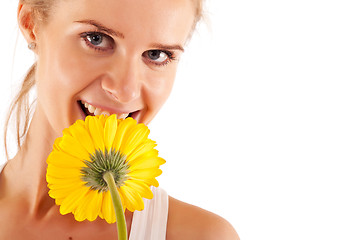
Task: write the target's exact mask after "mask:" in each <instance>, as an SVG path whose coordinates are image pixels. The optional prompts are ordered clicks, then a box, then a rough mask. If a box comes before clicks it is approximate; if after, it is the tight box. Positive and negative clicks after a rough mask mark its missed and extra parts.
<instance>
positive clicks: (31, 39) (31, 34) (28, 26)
mask: <svg viewBox="0 0 360 240" xmlns="http://www.w3.org/2000/svg"><path fill="white" fill-rule="evenodd" d="M17 19H18V24H19V28H20V31H21V33H22V34H23V36H24V38H25V40H26V41H27V42H28V44H29V46H30V45H31V44H32V45H36V41H37V39H36V24H35V23H36V22H35V15H34V13H33V9H32V8H31V7H30V6H29V5H28V4H23V3H20V4H19V6H18V13H17ZM32 50H33V49H32Z"/></svg>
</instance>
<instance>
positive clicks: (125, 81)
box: [101, 61, 141, 103]
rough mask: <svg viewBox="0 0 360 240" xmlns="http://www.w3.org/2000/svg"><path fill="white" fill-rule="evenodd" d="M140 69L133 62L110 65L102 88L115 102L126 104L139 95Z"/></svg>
mask: <svg viewBox="0 0 360 240" xmlns="http://www.w3.org/2000/svg"><path fill="white" fill-rule="evenodd" d="M139 71H140V69H138V67H137V66H136V63H134V62H130V61H129V62H121V63H119V62H118V63H117V64H112V66H110V68H109V71H108V73H107V74H106V76H105V77H104V78H103V79H102V83H101V85H102V88H103V89H104V90H105V91H106V92H107V93H108V94H109V95H111V96H112V97H113V98H114V99H115V100H116V101H118V102H121V103H128V102H131V101H132V100H134V99H137V98H138V97H139V96H140V93H141V80H140V75H141V74H140V72H139Z"/></svg>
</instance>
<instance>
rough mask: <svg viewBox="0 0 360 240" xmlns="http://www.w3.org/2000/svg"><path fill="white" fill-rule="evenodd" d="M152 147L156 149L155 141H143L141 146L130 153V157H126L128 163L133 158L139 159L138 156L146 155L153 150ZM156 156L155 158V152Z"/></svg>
mask: <svg viewBox="0 0 360 240" xmlns="http://www.w3.org/2000/svg"><path fill="white" fill-rule="evenodd" d="M154 147H156V143H155V141H153V140H151V139H146V141H144V143H143V144H140V145H138V146H137V147H136V148H135V149H134V150H133V151H132V153H131V154H130V155H128V159H129V161H131V159H135V158H137V157H139V156H140V155H143V154H146V153H147V152H149V151H153V150H155V149H154ZM155 151H156V150H155ZM156 156H157V151H156Z"/></svg>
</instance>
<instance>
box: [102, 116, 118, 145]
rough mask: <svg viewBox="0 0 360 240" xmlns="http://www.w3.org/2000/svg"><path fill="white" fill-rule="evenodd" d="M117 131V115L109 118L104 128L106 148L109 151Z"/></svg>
mask: <svg viewBox="0 0 360 240" xmlns="http://www.w3.org/2000/svg"><path fill="white" fill-rule="evenodd" d="M116 130H117V118H116V115H115V114H113V115H111V116H110V117H108V118H107V120H106V122H105V127H104V140H105V147H106V149H107V150H108V151H110V150H111V148H112V145H113V142H114V138H115V134H116Z"/></svg>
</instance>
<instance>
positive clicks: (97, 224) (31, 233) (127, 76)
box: [0, 0, 238, 240]
mask: <svg viewBox="0 0 360 240" xmlns="http://www.w3.org/2000/svg"><path fill="white" fill-rule="evenodd" d="M201 5H202V3H201V1H200V0H178V1H169V0H132V1H128V0H107V1H99V0H74V1H65V0H58V1H55V0H51V1H50V0H47V1H42V0H21V1H20V3H19V8H18V23H19V27H20V30H21V32H22V34H23V35H24V37H25V39H26V41H27V42H28V43H29V49H30V50H32V51H33V52H34V53H35V54H36V56H37V61H36V63H35V65H34V66H33V67H32V68H31V69H30V71H29V74H28V76H27V77H26V79H25V80H24V83H23V88H22V90H21V91H20V93H19V95H18V97H17V99H16V100H15V105H14V106H13V107H14V108H13V110H14V109H20V110H21V109H24V108H25V110H26V105H24V102H26V99H27V94H28V91H29V89H30V88H31V87H32V86H33V85H35V86H36V90H37V102H36V107H35V111H34V114H33V117H32V120H31V123H30V126H29V128H28V129H26V127H25V131H23V132H26V136H25V138H24V142H23V144H21V146H20V137H21V134H18V136H19V138H18V145H19V147H20V149H19V152H18V153H17V155H16V156H15V157H14V158H13V159H12V160H10V161H9V162H8V163H7V164H6V166H5V167H4V169H3V170H2V172H1V175H0V226H1V231H0V239H14V240H16V239H74V240H75V239H116V226H114V224H112V225H109V224H107V223H106V222H105V221H103V220H101V219H97V220H95V221H93V222H88V221H84V222H76V221H75V220H74V218H73V216H72V215H71V214H68V215H65V216H62V215H60V214H59V210H58V206H56V205H55V203H54V201H53V199H51V198H50V197H49V196H48V188H47V183H46V180H45V174H46V167H47V166H46V161H45V160H46V158H47V156H48V155H49V153H50V151H51V149H52V145H53V142H54V140H55V139H56V138H57V137H59V136H61V135H62V134H61V133H62V130H63V129H64V128H67V127H69V126H70V125H71V124H73V123H74V122H75V121H76V120H77V119H84V118H85V117H86V116H87V115H90V114H91V115H99V114H117V116H118V117H119V118H126V117H128V116H131V117H133V118H134V119H136V120H137V121H138V122H142V123H145V124H148V123H149V122H150V121H151V120H152V119H153V118H154V116H155V115H156V113H157V112H158V111H159V109H160V108H161V106H162V105H163V103H164V102H165V100H166V98H167V97H168V95H169V94H170V91H171V87H172V85H173V80H174V77H175V73H176V67H177V63H178V60H179V58H180V56H181V53H182V52H183V51H184V45H185V43H186V42H187V40H188V39H189V37H190V35H191V32H192V31H193V29H194V27H195V25H196V23H197V22H198V20H199V19H200V17H201ZM27 119H28V118H27ZM25 126H27V124H26V121H25ZM19 131H20V130H19V129H18V133H19ZM155 191H157V193H154V195H155V198H156V199H158V200H162V201H163V203H164V204H162V205H160V207H159V208H156V207H154V206H153V205H154V204H152V201H153V200H152V201H150V203H149V205H150V206H152V207H154V208H153V209H154V211H155V212H154V214H153V219H158V218H160V219H161V220H160V221H159V222H160V223H161V225H155V224H153V222H152V220H149V221H146V219H144V218H145V217H146V216H145V217H142V216H140V215H139V216H137V217H136V216H135V215H136V213H135V214H134V213H131V212H126V214H125V215H126V221H127V227H128V229H127V230H128V235H129V239H165V237H166V239H238V236H237V234H236V232H235V231H234V229H233V228H232V226H231V225H230V224H229V223H228V222H227V221H225V220H224V219H222V218H221V217H218V216H216V215H214V214H212V213H209V212H207V211H204V210H202V209H200V208H197V207H194V206H191V205H188V204H186V203H183V202H180V201H178V200H176V199H174V198H171V197H168V196H167V195H166V193H164V192H163V191H162V190H155ZM167 206H168V207H167ZM144 211H145V210H144ZM144 222H145V225H146V226H143V225H139V224H140V223H144Z"/></svg>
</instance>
